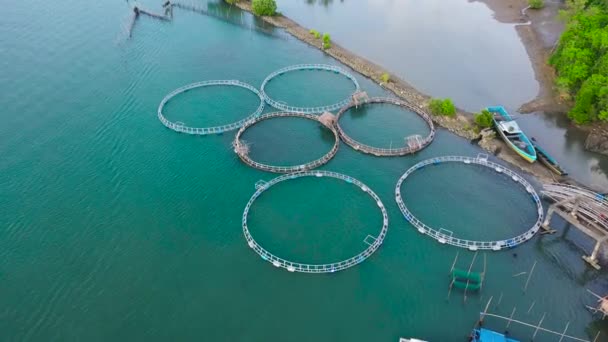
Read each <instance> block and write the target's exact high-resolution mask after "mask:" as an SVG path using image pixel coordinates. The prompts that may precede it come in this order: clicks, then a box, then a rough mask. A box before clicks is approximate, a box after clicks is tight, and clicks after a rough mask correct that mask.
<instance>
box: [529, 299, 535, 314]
mask: <svg viewBox="0 0 608 342" xmlns="http://www.w3.org/2000/svg"><path fill="white" fill-rule="evenodd" d="M534 304H536V301H533V302H532V305H530V308H529V309H528V312H527V313H528V314H529V313H530V311H532V308H533V307H534Z"/></svg>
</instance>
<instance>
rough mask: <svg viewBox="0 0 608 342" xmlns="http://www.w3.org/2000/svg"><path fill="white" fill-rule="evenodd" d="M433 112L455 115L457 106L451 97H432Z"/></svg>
mask: <svg viewBox="0 0 608 342" xmlns="http://www.w3.org/2000/svg"><path fill="white" fill-rule="evenodd" d="M429 108H430V110H431V112H432V113H433V114H435V115H445V116H454V115H456V107H455V106H454V103H453V102H452V100H451V99H449V98H448V99H443V100H442V99H431V102H430V103H429Z"/></svg>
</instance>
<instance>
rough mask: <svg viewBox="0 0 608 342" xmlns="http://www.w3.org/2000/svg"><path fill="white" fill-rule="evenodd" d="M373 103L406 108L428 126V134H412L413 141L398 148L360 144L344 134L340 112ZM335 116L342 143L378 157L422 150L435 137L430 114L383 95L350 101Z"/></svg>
mask: <svg viewBox="0 0 608 342" xmlns="http://www.w3.org/2000/svg"><path fill="white" fill-rule="evenodd" d="M375 103H388V104H393V105H396V106H399V107H402V108H406V109H408V110H410V111H412V112H414V113H416V114H418V115H419V116H420V117H421V118H422V119H423V120H424V121H425V122H426V123H427V125H428V126H429V129H430V132H429V134H428V135H427V136H426V137H425V138H421V137H420V136H419V135H415V136H412V137H410V138H412V140H414V141H413V143H412V144H408V146H405V147H400V148H378V147H373V146H369V145H365V144H362V143H360V142H358V141H356V140H355V139H353V138H351V137H350V136H348V134H346V133H345V132H344V130H343V129H342V127H341V126H340V117H341V116H342V114H344V113H346V112H347V111H348V110H350V109H351V108H353V107H358V106H360V105H366V104H375ZM336 117H337V120H336V129H337V130H338V133H339V134H340V138H342V141H344V143H346V144H347V145H348V146H350V147H352V148H353V149H355V150H357V151H361V152H363V153H367V154H373V155H375V156H378V157H395V156H404V155H407V154H412V153H415V152H418V151H420V150H422V149H423V148H425V147H426V146H428V145H429V144H430V143H431V142H433V139H434V138H435V125H434V124H433V120H432V119H431V117H430V115H428V114H427V113H426V112H424V111H423V110H421V109H420V108H417V107H416V106H414V105H412V104H409V103H407V102H405V101H403V100H397V99H393V98H385V97H373V98H370V99H367V100H365V101H363V102H362V103H355V102H351V103H349V104H348V105H347V106H345V107H342V108H341V109H340V111H339V112H338V114H336Z"/></svg>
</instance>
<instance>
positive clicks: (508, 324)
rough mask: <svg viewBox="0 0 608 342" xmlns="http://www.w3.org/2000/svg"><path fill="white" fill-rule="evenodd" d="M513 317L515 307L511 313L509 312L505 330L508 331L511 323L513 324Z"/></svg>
mask: <svg viewBox="0 0 608 342" xmlns="http://www.w3.org/2000/svg"><path fill="white" fill-rule="evenodd" d="M513 315H515V307H513V311H511V316H510V317H509V321H508V322H507V328H506V329H509V326H510V325H511V322H513Z"/></svg>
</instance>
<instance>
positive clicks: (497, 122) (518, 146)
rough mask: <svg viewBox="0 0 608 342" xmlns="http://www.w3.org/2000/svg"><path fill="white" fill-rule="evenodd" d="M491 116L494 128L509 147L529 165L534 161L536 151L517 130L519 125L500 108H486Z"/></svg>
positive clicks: (520, 131) (522, 133) (519, 130)
mask: <svg viewBox="0 0 608 342" xmlns="http://www.w3.org/2000/svg"><path fill="white" fill-rule="evenodd" d="M488 111H489V112H490V113H492V115H493V121H494V127H496V130H497V131H498V133H499V134H500V136H501V137H502V139H503V140H504V141H505V142H506V143H507V145H509V147H510V148H511V149H512V150H513V151H515V152H516V153H517V154H519V155H520V156H521V157H522V158H524V159H525V160H526V161H528V162H530V163H534V162H535V161H536V149H535V148H534V146H533V145H532V142H531V141H530V139H528V137H527V136H526V135H525V134H524V132H522V130H521V129H520V128H519V125H518V124H517V122H516V121H515V120H513V118H511V116H510V115H509V113H507V111H506V109H504V108H503V107H502V106H496V107H488Z"/></svg>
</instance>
